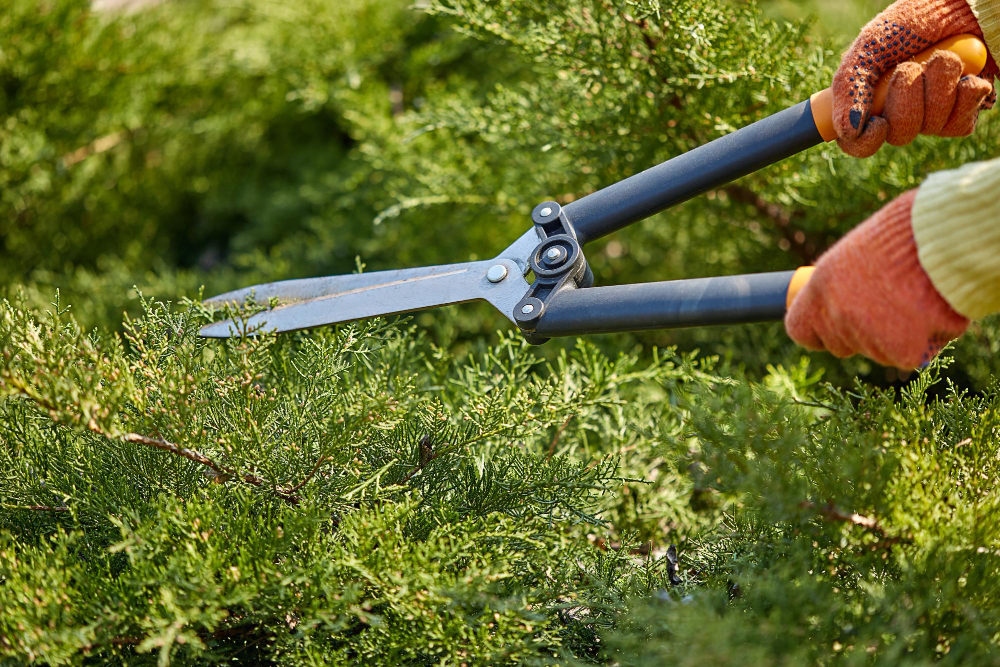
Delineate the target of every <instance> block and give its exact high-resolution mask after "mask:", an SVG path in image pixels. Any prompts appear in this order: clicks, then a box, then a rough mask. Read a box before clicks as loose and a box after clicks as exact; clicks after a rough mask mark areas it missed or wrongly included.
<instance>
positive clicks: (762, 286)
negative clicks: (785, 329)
mask: <svg viewBox="0 0 1000 667" xmlns="http://www.w3.org/2000/svg"><path fill="white" fill-rule="evenodd" d="M796 273H798V272H797V271H780V272H776V273H755V274H749V275H742V276H723V277H720V278H696V279H693V280H672V281H667V282H658V283H641V284H638V285H616V286H611V287H588V288H586V289H567V290H562V291H560V292H558V293H557V294H555V295H553V297H552V299H551V301H550V302H549V303H548V304H546V308H545V317H542V318H541V319H540V320H539V322H538V327H537V329H536V330H535V333H536V334H537V335H539V336H546V337H556V336H578V335H583V334H592V333H612V332H616V331H642V330H648V329H674V328H680V327H697V326H706V325H712V324H740V323H744V322H766V321H773V320H780V319H782V318H783V317H784V316H785V308H786V303H788V302H789V301H790V298H794V295H791V297H790V295H789V291H790V286H791V284H792V282H793V281H792V279H793V277H794V276H795V275H796Z"/></svg>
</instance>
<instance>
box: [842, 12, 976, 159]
mask: <svg viewBox="0 0 1000 667" xmlns="http://www.w3.org/2000/svg"><path fill="white" fill-rule="evenodd" d="M962 33H973V34H976V35H980V36H981V35H982V30H981V29H980V27H979V24H978V22H977V19H976V17H975V15H974V14H973V13H972V10H971V9H970V7H969V3H968V2H967V0H897V2H894V3H893V4H892V5H890V6H889V7H888V8H887V9H886V10H885V11H884V12H882V13H881V14H880V15H879V16H878V17H876V18H875V20H874V21H872V22H871V23H869V24H868V25H867V26H865V28H864V30H862V32H861V35H860V36H859V37H858V39H857V40H856V41H855V42H854V44H853V46H852V47H851V49H850V50H849V51H848V52H847V53H846V54H845V55H844V59H843V62H842V64H841V66H840V69H839V70H838V71H837V74H836V76H835V77H834V80H833V94H834V126H835V128H836V130H837V134H838V135H839V137H840V138H839V140H838V143H839V144H840V146H841V148H842V149H843V150H844V151H845V152H847V153H848V154H850V155H853V156H855V157H868V156H870V155H873V154H874V153H875V152H876V151H877V150H878V149H879V148H880V147H881V146H882V144H883V143H885V142H886V141H888V142H889V143H891V144H894V145H903V144H907V143H909V142H911V141H913V139H915V138H916V136H917V135H918V134H930V135H939V136H948V137H956V136H966V135H968V134H971V133H972V131H973V130H974V129H975V126H976V121H977V119H978V117H979V111H980V109H984V108H991V107H992V106H993V102H994V101H995V99H996V95H995V93H994V91H993V78H994V74H995V72H996V64H995V62H994V61H993V59H992V57H991V58H990V59H989V63H988V65H987V70H986V71H985V72H984V73H983V74H982V76H969V77H963V76H962V65H961V61H960V60H959V59H958V57H957V56H954V55H953V54H938V55H936V56H935V57H934V58H933V59H932V60H931V61H930V62H928V63H927V64H926V65H923V66H922V65H918V64H916V63H911V62H905V61H907V60H909V58H911V57H912V56H914V55H915V54H917V53H919V52H920V51H923V50H925V49H927V48H928V47H930V46H932V45H933V44H935V43H937V42H939V41H941V40H943V39H946V38H947V37H951V36H954V35H958V34H962ZM900 63H903V64H901V65H900V66H899V68H898V69H897V71H896V73H895V74H894V75H893V78H892V79H891V82H890V89H889V95H888V97H887V99H886V108H885V111H884V112H883V114H882V115H881V116H876V117H871V118H869V115H870V113H871V105H872V99H873V96H874V88H875V84H876V82H877V81H878V79H879V78H880V77H881V76H882V75H883V74H884V73H885V72H887V71H888V70H889V69H891V68H892V67H894V66H896V65H898V64H900Z"/></svg>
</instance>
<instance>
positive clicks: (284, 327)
mask: <svg viewBox="0 0 1000 667" xmlns="http://www.w3.org/2000/svg"><path fill="white" fill-rule="evenodd" d="M498 265H501V266H503V267H504V269H505V271H506V273H505V275H504V277H503V278H502V279H501V280H499V281H497V282H492V281H491V280H490V279H489V278H488V277H487V273H488V272H489V270H490V269H491V268H493V267H496V266H498ZM494 277H495V276H494ZM528 287H529V286H528V283H527V281H526V280H525V279H524V271H523V268H522V266H521V265H520V263H519V262H516V261H514V260H513V259H509V258H504V257H498V258H496V259H492V260H488V261H483V262H470V263H466V264H448V265H443V266H428V267H421V268H415V269H398V270H394V271H378V272H375V273H367V274H356V275H346V276H330V277H327V278H312V279H306V280H288V281H282V282H279V283H270V284H269V285H261V286H257V287H254V288H246V289H243V290H237V291H235V292H230V293H229V294H224V295H220V296H218V297H215V298H213V299H211V300H210V301H209V303H213V304H216V305H220V304H221V303H225V302H226V301H230V300H232V301H236V302H237V303H242V302H243V301H244V300H245V299H246V297H248V296H249V295H250V293H251V291H253V293H254V296H255V298H256V299H257V300H258V301H264V300H266V299H270V298H271V297H272V296H273V297H277V298H278V299H283V298H284V299H288V298H291V299H294V300H292V301H291V302H290V303H287V304H283V305H279V306H277V307H276V308H273V309H271V310H267V311H264V312H261V313H258V314H256V315H253V316H252V317H250V318H248V319H247V320H246V322H245V323H244V322H240V323H236V322H234V321H233V320H225V321H222V322H215V323H213V324H209V325H207V326H205V327H204V328H202V330H201V335H202V336H205V337H208V338H228V337H231V336H241V335H245V334H246V333H247V332H250V333H251V334H253V333H270V332H282V331H295V330H297V329H308V328H310V327H317V326H323V325H327V324H337V323H341V322H350V321H353V320H360V319H366V318H369V317H378V316H380V315H395V314H399V313H407V312H411V311H414V310H422V309H424V308H433V307H436V306H444V305H449V304H455V303H463V302H466V301H475V300H477V299H483V300H486V301H488V302H490V303H491V304H492V305H493V306H494V307H495V308H496V309H497V310H499V311H500V312H501V313H502V314H503V315H504V316H505V317H507V319H509V320H510V321H512V322H513V319H514V316H513V310H514V305H515V304H517V302H518V301H520V299H521V297H522V296H524V294H525V292H527V290H528ZM331 290H332V291H331Z"/></svg>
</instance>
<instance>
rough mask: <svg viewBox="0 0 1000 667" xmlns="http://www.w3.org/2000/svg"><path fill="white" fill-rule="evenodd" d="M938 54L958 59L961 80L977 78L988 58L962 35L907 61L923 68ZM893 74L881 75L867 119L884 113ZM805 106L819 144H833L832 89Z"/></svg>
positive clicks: (981, 45)
mask: <svg viewBox="0 0 1000 667" xmlns="http://www.w3.org/2000/svg"><path fill="white" fill-rule="evenodd" d="M941 51H951V52H952V53H954V54H955V55H957V56H958V57H959V58H961V59H962V64H963V65H964V69H963V70H962V76H972V75H977V74H981V73H982V71H983V69H985V67H986V60H987V58H988V57H989V51H988V50H987V49H986V45H985V44H984V43H983V40H981V39H980V38H979V37H976V36H975V35H970V34H964V35H956V36H955V37H950V38H948V39H946V40H944V41H943V42H938V43H937V44H935V45H934V46H932V47H930V48H929V49H926V50H924V51H921V52H920V53H918V54H917V55H915V56H913V57H912V58H910V60H911V61H912V62H915V63H920V64H921V65H923V64H924V63H926V62H927V61H928V60H930V59H931V58H932V57H933V56H934V55H935V54H936V53H939V52H941ZM895 73H896V68H895V67H893V68H892V69H890V70H889V71H888V72H886V73H885V74H883V75H882V78H881V79H879V81H878V83H877V84H876V85H875V95H874V98H873V99H872V112H871V115H873V116H880V115H882V112H883V111H884V110H885V100H886V98H887V97H888V95H889V82H890V81H891V80H892V75H893V74H895ZM809 105H810V107H811V108H812V114H813V120H814V121H815V122H816V128H817V129H818V130H819V133H820V136H822V137H823V141H833V140H834V139H836V138H837V131H836V130H835V129H834V128H833V89H832V88H827V89H826V90H822V91H820V92H818V93H815V94H813V96H812V97H811V98H809Z"/></svg>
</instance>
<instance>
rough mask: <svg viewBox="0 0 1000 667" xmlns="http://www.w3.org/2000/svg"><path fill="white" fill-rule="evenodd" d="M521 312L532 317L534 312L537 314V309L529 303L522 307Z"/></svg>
mask: <svg viewBox="0 0 1000 667" xmlns="http://www.w3.org/2000/svg"><path fill="white" fill-rule="evenodd" d="M521 312H522V313H524V314H525V315H531V314H532V313H533V312H535V307H534V306H532V305H531V304H530V303H527V304H525V305H523V306H521Z"/></svg>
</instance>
